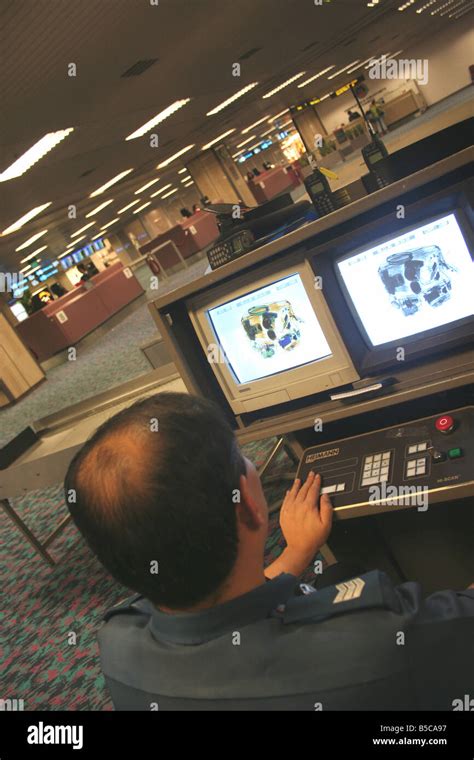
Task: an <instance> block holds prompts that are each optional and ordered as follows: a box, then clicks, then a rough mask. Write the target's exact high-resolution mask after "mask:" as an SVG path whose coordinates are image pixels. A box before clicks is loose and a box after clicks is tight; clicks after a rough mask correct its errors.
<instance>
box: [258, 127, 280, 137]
mask: <svg viewBox="0 0 474 760" xmlns="http://www.w3.org/2000/svg"><path fill="white" fill-rule="evenodd" d="M277 129H278V127H270V129H266V130H265V132H262V134H261V135H260V136H261V137H265V135H269V134H270V132H275V131H276V130H277Z"/></svg>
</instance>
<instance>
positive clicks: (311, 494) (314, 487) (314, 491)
mask: <svg viewBox="0 0 474 760" xmlns="http://www.w3.org/2000/svg"><path fill="white" fill-rule="evenodd" d="M320 491H321V475H316V477H315V478H314V480H313V482H312V483H311V486H310V488H309V491H308V495H307V497H306V501H307V502H308V503H309V505H310V507H311V508H312V509H314V508H315V507H317V506H318V501H319V494H320Z"/></svg>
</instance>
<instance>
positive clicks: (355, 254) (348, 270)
mask: <svg viewBox="0 0 474 760" xmlns="http://www.w3.org/2000/svg"><path fill="white" fill-rule="evenodd" d="M472 256H473V249H472V244H471V243H470V241H469V235H468V233H467V231H466V229H465V228H464V224H463V220H462V214H461V213H460V211H457V212H454V211H453V212H452V213H448V214H444V215H442V216H437V217H435V218H432V219H429V220H427V221H425V222H424V223H421V224H418V225H417V226H411V227H409V228H408V229H406V230H404V231H403V232H402V233H401V234H397V235H395V236H393V235H392V236H388V237H385V238H382V239H380V240H378V241H376V242H374V243H373V244H371V245H370V247H364V248H361V249H358V250H355V251H352V252H351V253H349V254H347V255H345V256H344V257H343V258H341V259H339V260H338V261H337V262H336V274H337V275H338V276H339V279H340V282H341V284H342V289H343V293H344V296H345V298H346V300H347V303H348V305H349V308H350V309H351V311H352V314H353V317H354V318H355V321H356V323H357V325H358V326H359V328H360V330H361V333H362V336H363V338H364V340H365V342H366V343H367V345H368V346H369V348H375V349H377V348H380V347H385V348H386V347H389V346H397V345H398V346H403V345H404V344H405V343H407V342H415V341H417V340H420V339H421V338H424V337H426V336H427V335H428V334H430V333H435V332H436V333H438V334H441V333H446V332H449V331H450V330H452V328H453V327H454V326H455V325H461V324H464V323H466V322H468V321H469V320H472V319H473V316H474V299H473V296H472V294H473V292H474V264H473V260H472Z"/></svg>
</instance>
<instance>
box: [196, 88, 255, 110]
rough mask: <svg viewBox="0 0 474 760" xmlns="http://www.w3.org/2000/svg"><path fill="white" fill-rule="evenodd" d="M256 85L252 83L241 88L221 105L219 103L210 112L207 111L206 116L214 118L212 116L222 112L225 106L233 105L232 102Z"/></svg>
mask: <svg viewBox="0 0 474 760" xmlns="http://www.w3.org/2000/svg"><path fill="white" fill-rule="evenodd" d="M257 85H258V82H252V83H251V84H248V85H246V86H245V87H242V89H241V90H239V91H238V92H236V93H234V95H231V97H230V98H227V100H224V102H223V103H219V105H218V106H216V107H215V108H213V109H212V111H208V112H207V114H206V116H214V114H216V113H219V111H222V110H223V109H224V108H226V107H227V106H230V104H231V103H233V102H234V100H237V99H238V98H241V97H242V96H243V95H245V94H246V93H247V92H249V91H250V90H252V89H253V88H254V87H256V86H257Z"/></svg>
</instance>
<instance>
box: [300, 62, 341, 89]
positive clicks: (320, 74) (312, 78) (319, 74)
mask: <svg viewBox="0 0 474 760" xmlns="http://www.w3.org/2000/svg"><path fill="white" fill-rule="evenodd" d="M334 68H335V67H334V66H328V67H327V69H323V70H322V71H318V73H317V74H315V75H314V76H312V77H310V78H309V79H305V80H304V82H301V84H299V85H298V87H306V85H307V84H309V83H310V82H314V80H315V79H319V77H322V76H323V74H327V73H328V71H331V69H334Z"/></svg>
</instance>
